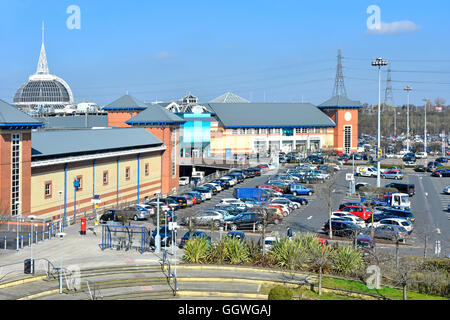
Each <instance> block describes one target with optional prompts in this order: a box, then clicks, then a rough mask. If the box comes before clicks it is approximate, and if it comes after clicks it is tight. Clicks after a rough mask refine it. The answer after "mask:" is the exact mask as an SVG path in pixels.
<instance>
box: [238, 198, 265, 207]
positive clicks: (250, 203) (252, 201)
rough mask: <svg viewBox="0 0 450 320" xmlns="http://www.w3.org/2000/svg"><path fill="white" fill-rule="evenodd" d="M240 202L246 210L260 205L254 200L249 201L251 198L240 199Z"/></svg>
mask: <svg viewBox="0 0 450 320" xmlns="http://www.w3.org/2000/svg"><path fill="white" fill-rule="evenodd" d="M239 200H240V201H242V202H243V203H245V205H246V206H247V207H248V208H254V207H257V206H259V205H260V203H259V202H258V201H256V200H255V199H251V198H240V199H239Z"/></svg>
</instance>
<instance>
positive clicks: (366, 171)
mask: <svg viewBox="0 0 450 320" xmlns="http://www.w3.org/2000/svg"><path fill="white" fill-rule="evenodd" d="M377 172H378V171H377V168H375V167H363V166H359V167H356V173H355V175H356V176H361V177H376V176H377Z"/></svg>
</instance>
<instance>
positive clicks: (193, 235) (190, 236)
mask: <svg viewBox="0 0 450 320" xmlns="http://www.w3.org/2000/svg"><path fill="white" fill-rule="evenodd" d="M194 238H197V239H203V238H206V239H208V240H209V241H211V237H210V236H208V235H207V234H206V232H204V231H199V230H195V231H188V232H186V233H185V234H184V236H183V237H182V238H181V239H180V245H179V248H180V249H183V248H184V246H185V245H186V243H187V242H188V240H190V239H194Z"/></svg>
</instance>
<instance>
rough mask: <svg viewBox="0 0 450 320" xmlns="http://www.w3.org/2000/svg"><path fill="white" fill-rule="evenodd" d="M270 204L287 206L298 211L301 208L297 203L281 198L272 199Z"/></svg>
mask: <svg viewBox="0 0 450 320" xmlns="http://www.w3.org/2000/svg"><path fill="white" fill-rule="evenodd" d="M270 203H276V204H284V205H287V206H288V207H289V208H290V209H291V210H295V209H298V208H300V206H301V205H300V204H299V203H297V202H294V201H291V200H289V199H287V198H283V197H278V198H273V199H272V200H271V201H270Z"/></svg>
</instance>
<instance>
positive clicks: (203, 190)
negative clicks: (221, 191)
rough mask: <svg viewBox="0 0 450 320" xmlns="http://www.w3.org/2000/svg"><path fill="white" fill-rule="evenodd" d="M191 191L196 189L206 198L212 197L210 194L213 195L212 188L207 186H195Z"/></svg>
mask: <svg viewBox="0 0 450 320" xmlns="http://www.w3.org/2000/svg"><path fill="white" fill-rule="evenodd" d="M193 191H197V192H200V193H202V194H204V195H205V197H206V200H211V199H212V196H213V193H212V190H211V189H209V188H207V187H197V188H195V189H194V190H193Z"/></svg>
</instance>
